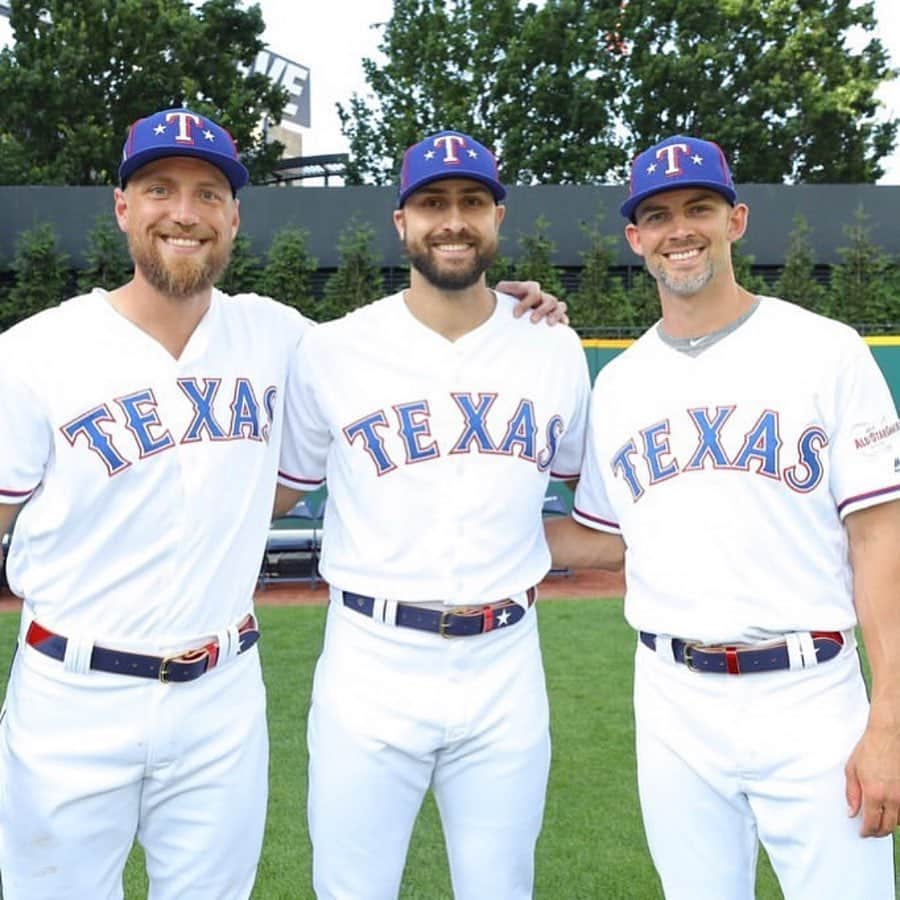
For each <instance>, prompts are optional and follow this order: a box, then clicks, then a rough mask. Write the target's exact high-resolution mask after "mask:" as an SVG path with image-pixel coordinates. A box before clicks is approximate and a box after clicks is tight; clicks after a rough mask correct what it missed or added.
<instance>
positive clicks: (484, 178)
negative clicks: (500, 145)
mask: <svg viewBox="0 0 900 900" xmlns="http://www.w3.org/2000/svg"><path fill="white" fill-rule="evenodd" d="M441 178H471V179H473V180H474V181H480V182H481V183H482V184H483V185H485V186H486V187H487V188H488V189H489V190H490V192H491V193H492V194H493V195H494V200H495V202H497V203H499V202H500V201H501V200H502V199H503V198H504V197H505V196H506V188H505V187H503V185H502V184H501V183H500V175H499V173H498V172H497V160H496V159H495V158H494V154H493V153H491V151H490V150H488V148H487V147H485V146H484V145H483V144H479V143H478V141H476V140H475V139H474V138H471V137H469V136H468V135H467V134H463V133H462V132H460V131H440V132H438V133H437V134H432V135H430V136H429V137H427V138H425V139H424V140H422V141H419V143H418V144H413V145H412V147H410V148H409V149H408V150H407V151H406V153H404V154H403V165H402V166H401V168H400V190H399V192H398V194H397V209H400V207H402V206H403V204H404V203H406V200H407V198H408V197H409V195H410V194H412V193H413V192H415V191H417V190H418V189H419V188H421V187H424V186H425V185H426V184H430V183H431V182H432V181H438V180H439V179H441Z"/></svg>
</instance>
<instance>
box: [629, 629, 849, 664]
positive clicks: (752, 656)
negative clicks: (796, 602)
mask: <svg viewBox="0 0 900 900" xmlns="http://www.w3.org/2000/svg"><path fill="white" fill-rule="evenodd" d="M639 636H640V640H641V643H642V644H644V646H645V647H649V648H650V649H651V650H653V651H654V652H655V653H656V654H658V655H659V656H661V657H662V658H663V659H666V660H668V661H670V662H672V661H674V662H676V663H682V664H683V665H684V666H686V667H687V668H688V669H689V670H690V671H692V672H717V673H719V674H724V675H749V674H751V673H753V672H776V671H778V670H780V669H809V668H811V667H812V666H817V665H819V664H821V663H824V662H828V661H829V660H831V659H834V658H835V657H836V656H837V655H838V654H839V653H840V652H841V649H842V648H843V647H844V646H854V645H855V638H854V634H853V629H848V630H847V631H792V632H790V633H788V634H785V635H784V637H783V638H781V639H779V640H774V641H767V642H766V643H763V644H700V643H695V642H691V641H685V640H682V639H681V638H676V637H670V636H669V635H657V634H650V633H649V632H647V631H641V632H639Z"/></svg>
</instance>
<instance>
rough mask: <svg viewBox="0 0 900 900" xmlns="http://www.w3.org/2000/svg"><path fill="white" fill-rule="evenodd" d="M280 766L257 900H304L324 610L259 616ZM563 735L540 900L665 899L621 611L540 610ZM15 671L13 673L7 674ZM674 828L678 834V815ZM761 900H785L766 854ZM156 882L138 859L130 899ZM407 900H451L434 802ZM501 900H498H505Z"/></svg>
mask: <svg viewBox="0 0 900 900" xmlns="http://www.w3.org/2000/svg"><path fill="white" fill-rule="evenodd" d="M259 617H260V620H261V624H262V631H263V639H262V642H261V652H262V659H263V669H264V671H265V674H266V683H267V685H268V702H269V726H270V732H271V744H272V758H271V776H270V799H269V818H268V826H267V830H266V840H265V845H264V848H263V856H262V861H261V864H260V869H259V877H258V879H257V886H256V890H255V892H254V898H256V900H306V898H311V897H312V890H311V888H310V847H309V840H308V837H307V832H306V810H305V805H306V740H305V721H306V713H307V710H308V704H309V692H310V685H311V677H312V669H313V665H314V662H315V659H316V656H317V655H318V651H319V647H320V646H321V641H322V630H323V622H324V609H323V608H321V607H280V608H270V607H265V608H262V609H260V611H259ZM17 621H18V617H17V615H16V614H13V613H5V614H0V658H8V657H9V653H11V649H12V645H13V641H14V637H15V632H16V627H17ZM540 628H541V639H542V644H543V650H544V665H545V669H546V672H547V682H548V689H549V693H550V705H551V712H552V732H553V766H552V771H551V776H550V787H549V791H548V796H547V809H546V815H545V818H544V828H543V832H542V834H541V838H540V841H539V842H538V848H537V881H536V888H535V896H536V897H537V898H539V900H654V898H661V897H662V892H661V890H660V888H659V885H658V882H657V879H656V875H655V873H654V871H653V867H652V865H651V862H650V857H649V855H648V852H647V849H646V845H645V843H644V835H643V830H642V827H641V820H640V812H639V809H638V802H637V789H636V786H635V776H634V762H633V749H632V742H633V727H632V719H631V661H632V655H633V651H634V635H633V632H632V631H631V630H630V629H629V628H628V626H627V625H626V624H625V622H624V620H623V618H622V603H621V601H608V600H562V601H552V602H546V603H544V604H543V605H542V606H541V607H540ZM4 668H5V667H4ZM672 827H673V828H677V827H679V823H678V817H677V813H673V820H672ZM762 857H763V858H762V861H761V863H760V867H759V878H758V888H757V898H758V900H777V898H780V897H781V892H780V890H779V889H778V887H777V885H776V883H775V879H774V877H773V876H772V873H771V870H770V868H769V866H768V863H767V861H766V860H765V858H764V854H763V855H762ZM146 895H147V883H146V878H145V876H144V872H143V864H142V858H141V854H140V851H139V849H136V850H135V852H134V853H133V854H132V857H131V859H130V861H129V864H128V869H127V871H126V883H125V897H126V898H127V900H142V898H145V897H146ZM400 896H401V898H402V900H449V898H450V897H451V893H450V881H449V876H448V873H447V864H446V861H445V854H444V848H443V842H442V837H441V831H440V824H439V822H438V818H437V813H436V809H435V806H434V803H433V802H432V800H431V799H430V798H429V799H428V800H427V801H426V803H425V806H424V808H423V811H422V815H421V816H420V818H419V822H418V824H417V827H416V831H415V834H414V837H413V841H412V845H411V847H410V851H409V858H408V861H407V867H406V874H405V877H404V882H403V889H402V891H401V895H400ZM497 900H500V898H497Z"/></svg>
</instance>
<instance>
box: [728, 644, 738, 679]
mask: <svg viewBox="0 0 900 900" xmlns="http://www.w3.org/2000/svg"><path fill="white" fill-rule="evenodd" d="M725 668H726V670H727V671H728V674H729V675H740V674H741V667H740V666H739V665H738V655H737V647H726V648H725Z"/></svg>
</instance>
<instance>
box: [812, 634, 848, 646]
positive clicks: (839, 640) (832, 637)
mask: <svg viewBox="0 0 900 900" xmlns="http://www.w3.org/2000/svg"><path fill="white" fill-rule="evenodd" d="M810 635H811V636H812V639H813V640H816V639H817V638H825V639H826V640H828V641H834V642H835V643H836V644H839V645H840V646H841V647H843V646H844V635H843V634H841V632H840V631H811V632H810Z"/></svg>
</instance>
